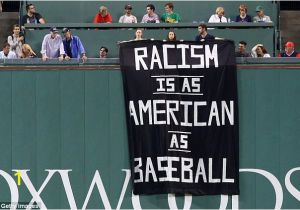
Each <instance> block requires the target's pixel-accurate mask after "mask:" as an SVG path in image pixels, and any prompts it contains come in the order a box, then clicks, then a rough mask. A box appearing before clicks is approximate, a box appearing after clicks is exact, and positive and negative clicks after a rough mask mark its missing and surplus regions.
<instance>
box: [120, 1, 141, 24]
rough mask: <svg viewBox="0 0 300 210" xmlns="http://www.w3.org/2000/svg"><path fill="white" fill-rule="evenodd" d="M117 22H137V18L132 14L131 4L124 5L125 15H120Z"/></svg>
mask: <svg viewBox="0 0 300 210" xmlns="http://www.w3.org/2000/svg"><path fill="white" fill-rule="evenodd" d="M119 23H137V19H136V17H135V16H134V15H132V6H131V5H130V4H126V5H125V15H123V16H121V17H120V19H119Z"/></svg>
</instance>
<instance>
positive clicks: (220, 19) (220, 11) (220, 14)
mask: <svg viewBox="0 0 300 210" xmlns="http://www.w3.org/2000/svg"><path fill="white" fill-rule="evenodd" d="M224 15H225V10H224V8H223V7H218V8H217V9H216V14H214V15H212V16H211V17H210V18H209V20H208V22H209V23H227V22H229V21H228V19H227V18H226V17H225V16H224Z"/></svg>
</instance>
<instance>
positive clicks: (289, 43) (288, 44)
mask: <svg viewBox="0 0 300 210" xmlns="http://www.w3.org/2000/svg"><path fill="white" fill-rule="evenodd" d="M285 46H286V47H295V44H294V42H287V43H285Z"/></svg>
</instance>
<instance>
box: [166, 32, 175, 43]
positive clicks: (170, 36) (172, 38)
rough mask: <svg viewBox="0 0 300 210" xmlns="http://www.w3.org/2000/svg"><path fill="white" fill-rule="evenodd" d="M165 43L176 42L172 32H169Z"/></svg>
mask: <svg viewBox="0 0 300 210" xmlns="http://www.w3.org/2000/svg"><path fill="white" fill-rule="evenodd" d="M167 41H176V34H175V32H174V31H169V33H168V37H167Z"/></svg>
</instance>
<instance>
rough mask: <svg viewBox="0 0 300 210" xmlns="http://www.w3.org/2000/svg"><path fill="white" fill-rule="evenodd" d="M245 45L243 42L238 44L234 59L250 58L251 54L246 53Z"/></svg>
mask: <svg viewBox="0 0 300 210" xmlns="http://www.w3.org/2000/svg"><path fill="white" fill-rule="evenodd" d="M246 46H247V43H246V42H245V41H240V42H239V47H238V51H236V52H235V56H236V57H251V54H250V53H248V52H246Z"/></svg>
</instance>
